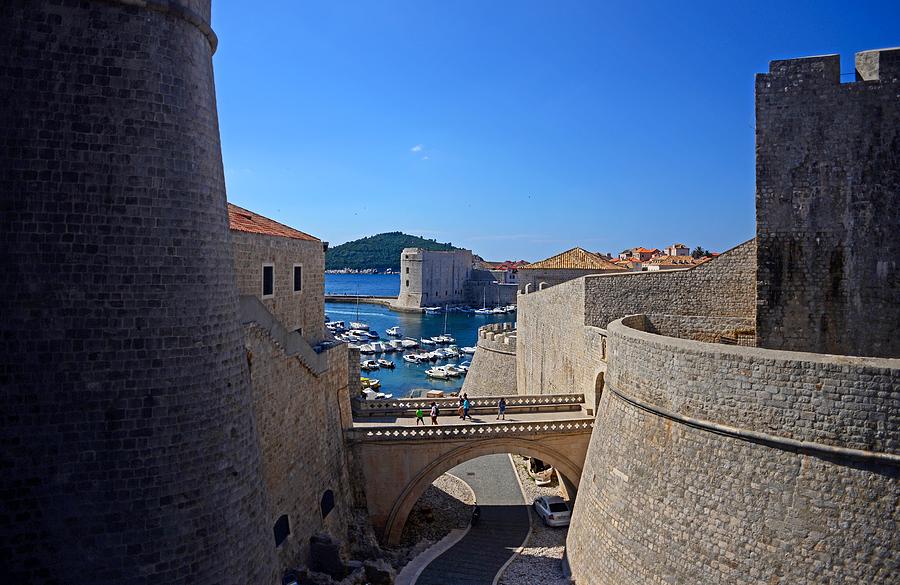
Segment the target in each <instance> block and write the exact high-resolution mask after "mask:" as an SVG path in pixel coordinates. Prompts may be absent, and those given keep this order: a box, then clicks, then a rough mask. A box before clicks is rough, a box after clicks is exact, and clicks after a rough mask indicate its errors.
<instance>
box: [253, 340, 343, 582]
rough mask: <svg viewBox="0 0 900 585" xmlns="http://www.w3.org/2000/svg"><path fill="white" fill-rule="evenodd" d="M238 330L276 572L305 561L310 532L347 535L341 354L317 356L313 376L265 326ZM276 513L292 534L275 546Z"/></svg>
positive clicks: (340, 348) (340, 351) (338, 349)
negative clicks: (320, 364)
mask: <svg viewBox="0 0 900 585" xmlns="http://www.w3.org/2000/svg"><path fill="white" fill-rule="evenodd" d="M244 331H245V336H244V344H245V349H246V354H247V358H246V359H247V363H248V364H249V367H250V380H251V383H252V387H253V403H254V409H255V412H256V421H257V428H258V431H259V436H260V444H261V450H262V474H263V480H264V485H265V489H266V493H267V496H268V508H267V513H266V516H265V523H266V525H267V526H268V528H269V531H268V539H267V544H268V545H269V546H270V547H271V548H272V549H273V550H276V553H277V555H278V560H279V563H280V567H281V570H282V571H283V570H285V569H287V568H290V567H297V566H301V565H305V564H306V563H307V557H308V552H309V538H310V536H312V535H313V534H314V533H316V532H318V531H326V532H328V533H330V534H331V535H332V536H334V537H335V538H336V539H337V540H341V541H346V538H347V530H348V524H349V523H350V522H351V521H352V520H351V508H352V506H353V493H352V490H351V488H350V485H349V482H350V473H349V471H348V459H347V457H348V454H347V453H345V451H344V442H343V435H342V428H343V426H344V425H345V424H346V423H347V420H349V418H348V417H349V416H350V402H349V394H348V383H349V379H348V368H347V363H348V355H347V354H348V350H347V346H346V345H345V344H338V345H336V346H334V347H332V348H330V349H327V350H325V351H324V352H323V353H322V354H320V355H321V356H324V357H325V361H326V363H327V370H326V371H325V372H324V373H323V374H322V375H320V376H316V375H314V374H313V373H312V372H311V371H310V370H309V369H307V368H306V367H305V366H304V365H303V363H302V362H301V360H299V359H298V358H296V357H291V356H288V355H286V354H285V352H284V348H283V347H281V346H280V345H279V344H278V343H277V342H275V340H274V339H273V338H272V337H271V336H270V335H269V334H268V332H267V331H266V330H265V329H264V328H262V327H260V326H259V325H257V324H255V323H251V324H248V325H247V326H246V327H245V329H244ZM357 382H358V380H357ZM345 419H346V420H345ZM325 490H332V492H333V494H334V503H335V506H334V509H333V510H331V512H330V513H329V514H328V515H327V516H326V517H325V518H324V519H323V518H322V513H321V508H320V503H321V500H322V497H323V494H324V492H325ZM282 514H286V515H287V516H288V520H289V525H290V531H291V534H290V535H289V536H288V538H287V539H286V540H285V541H284V542H283V543H282V544H281V545H280V546H279V547H278V548H277V549H275V542H274V540H273V531H272V529H273V527H274V524H275V522H276V521H277V520H278V518H279V517H280V516H281V515H282Z"/></svg>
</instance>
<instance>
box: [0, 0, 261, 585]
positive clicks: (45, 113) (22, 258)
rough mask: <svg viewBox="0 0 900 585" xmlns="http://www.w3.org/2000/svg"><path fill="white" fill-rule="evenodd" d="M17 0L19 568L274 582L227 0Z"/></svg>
mask: <svg viewBox="0 0 900 585" xmlns="http://www.w3.org/2000/svg"><path fill="white" fill-rule="evenodd" d="M137 4H139V3H134V2H129V3H126V2H112V1H110V2H88V1H75V0H60V1H57V2H31V1H25V0H10V1H6V2H2V3H0V30H2V31H3V33H2V34H0V52H2V53H3V55H4V56H5V58H4V59H3V64H2V65H0V94H2V95H3V106H2V107H0V199H2V203H0V208H2V211H0V240H2V245H0V249H2V254H3V259H4V263H3V264H4V268H3V270H0V303H2V307H0V315H2V320H3V335H2V338H0V349H2V352H3V355H4V362H3V365H2V372H0V378H2V380H0V384H2V388H3V398H2V400H3V407H2V415H0V416H2V424H0V442H2V445H3V453H4V464H3V473H2V479H0V482H2V498H0V501H2V504H0V507H2V511H0V516H3V517H4V518H6V520H7V521H5V522H3V527H2V539H0V557H2V558H3V576H4V579H5V580H6V581H8V582H15V583H29V582H35V583H38V582H39V583H59V582H65V583H70V582H72V581H81V582H85V583H88V582H89V583H96V584H103V583H115V584H120V583H126V582H127V583H137V584H140V583H145V584H151V583H153V584H155V583H171V584H178V583H216V584H219V583H272V582H274V580H275V576H274V571H275V562H274V556H273V550H274V547H272V546H271V538H272V537H271V534H272V532H271V526H270V525H269V523H268V522H267V521H266V519H265V514H264V510H265V507H264V501H263V489H262V481H261V477H260V474H259V446H258V440H257V436H256V425H255V423H254V420H253V411H252V403H251V396H250V391H249V384H248V380H247V371H246V359H245V355H244V351H243V347H242V343H241V336H242V333H241V327H240V323H239V320H238V318H237V290H236V287H235V280H234V267H233V264H232V259H231V250H230V247H229V237H228V227H227V223H226V213H225V188H224V178H223V174H222V163H221V153H220V146H219V134H218V123H217V117H216V116H217V114H216V100H215V95H214V83H213V69H212V62H211V45H210V36H209V34H208V33H207V32H204V30H203V29H204V28H205V29H206V31H208V25H206V23H207V22H208V17H209V2H208V1H204V0H190V1H188V0H185V1H178V0H172V1H171V2H166V3H155V4H156V5H157V9H148V8H147V7H141V6H138V5H137Z"/></svg>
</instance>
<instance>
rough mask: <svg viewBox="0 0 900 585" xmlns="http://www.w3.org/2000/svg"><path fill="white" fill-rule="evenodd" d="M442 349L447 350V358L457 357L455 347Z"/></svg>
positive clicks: (457, 351)
mask: <svg viewBox="0 0 900 585" xmlns="http://www.w3.org/2000/svg"><path fill="white" fill-rule="evenodd" d="M444 351H446V352H447V357H448V358H458V357H459V350H457V349H454V348H452V347H448V348H447V349H445V350H444Z"/></svg>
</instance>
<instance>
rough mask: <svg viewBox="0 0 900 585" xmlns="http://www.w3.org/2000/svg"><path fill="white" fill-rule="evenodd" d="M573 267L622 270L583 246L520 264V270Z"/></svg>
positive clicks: (576, 268) (579, 268) (577, 268)
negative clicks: (533, 261)
mask: <svg viewBox="0 0 900 585" xmlns="http://www.w3.org/2000/svg"><path fill="white" fill-rule="evenodd" d="M546 268H551V269H575V270H622V267H621V266H617V265H615V264H613V263H612V262H611V261H609V260H607V259H606V258H603V257H601V256H598V255H597V254H593V253H591V252H588V251H587V250H585V249H583V248H572V249H571V250H566V251H565V252H562V253H561V254H557V255H556V256H552V257H550V258H547V259H546V260H541V261H540V262H535V263H533V264H526V265H525V266H520V267H519V269H520V270H529V269H546Z"/></svg>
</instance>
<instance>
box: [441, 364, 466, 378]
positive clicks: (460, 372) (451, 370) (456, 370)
mask: <svg viewBox="0 0 900 585" xmlns="http://www.w3.org/2000/svg"><path fill="white" fill-rule="evenodd" d="M444 369H445V370H447V373H448V374H450V375H451V376H454V377H456V376H464V375H465V374H466V372H468V370H464V369H462V368H460V367H459V366H454V365H453V364H447V365H446V366H444Z"/></svg>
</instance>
